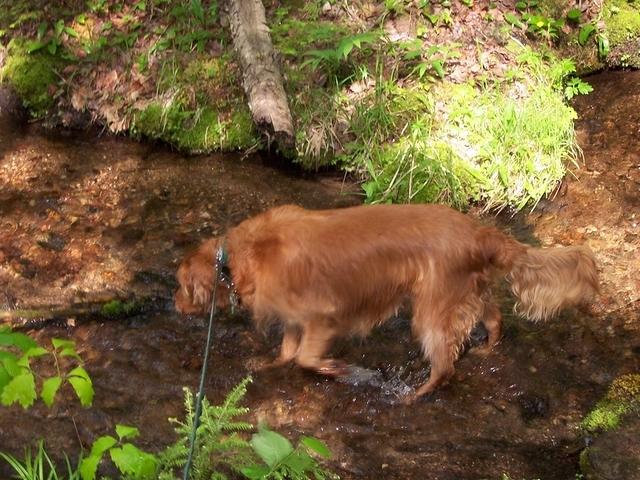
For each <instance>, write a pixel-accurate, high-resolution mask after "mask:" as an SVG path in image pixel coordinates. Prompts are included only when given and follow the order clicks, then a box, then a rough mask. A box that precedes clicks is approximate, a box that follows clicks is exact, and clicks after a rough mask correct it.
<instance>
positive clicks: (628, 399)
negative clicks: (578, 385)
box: [582, 374, 640, 432]
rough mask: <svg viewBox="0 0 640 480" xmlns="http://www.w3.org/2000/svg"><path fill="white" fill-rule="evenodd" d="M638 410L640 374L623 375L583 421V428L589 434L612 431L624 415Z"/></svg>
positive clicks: (639, 404) (639, 402) (639, 405)
mask: <svg viewBox="0 0 640 480" xmlns="http://www.w3.org/2000/svg"><path fill="white" fill-rule="evenodd" d="M638 408H640V374H628V375H623V376H621V377H619V378H617V379H615V380H614V381H613V383H612V384H611V386H610V387H609V390H608V392H607V394H606V395H605V397H604V398H603V399H602V400H600V401H599V402H598V403H597V405H596V407H595V408H594V409H593V410H592V411H591V412H590V413H589V414H588V415H587V416H586V417H585V419H584V420H583V421H582V427H583V428H584V429H585V430H587V431H589V432H597V431H607V430H612V429H614V428H616V427H617V426H618V425H620V421H621V419H622V417H623V416H624V415H626V414H628V413H629V412H631V411H633V410H637V409H638Z"/></svg>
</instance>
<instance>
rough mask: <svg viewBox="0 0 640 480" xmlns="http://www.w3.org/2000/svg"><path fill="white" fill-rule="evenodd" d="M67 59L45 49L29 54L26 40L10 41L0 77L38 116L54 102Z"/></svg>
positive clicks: (44, 112)
mask: <svg viewBox="0 0 640 480" xmlns="http://www.w3.org/2000/svg"><path fill="white" fill-rule="evenodd" d="M63 67H64V62H63V61H62V60H61V59H60V58H57V57H55V56H52V55H49V54H47V53H46V52H36V53H28V51H27V47H26V45H25V42H24V41H21V40H19V39H17V40H12V41H11V42H9V45H8V47H7V59H6V61H5V65H4V68H3V69H2V71H1V72H0V80H1V81H6V82H8V83H10V84H11V85H13V87H14V88H15V90H16V92H17V93H18V95H20V97H21V98H22V101H23V104H24V106H25V107H26V108H28V109H29V111H30V112H31V114H32V115H33V116H34V117H36V118H38V117H42V116H44V115H45V114H46V112H47V111H48V110H49V109H50V108H51V107H52V106H53V105H54V103H55V100H54V95H55V93H56V91H57V86H58V83H59V77H58V72H60V71H61V70H62V68H63Z"/></svg>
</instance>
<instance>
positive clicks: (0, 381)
mask: <svg viewBox="0 0 640 480" xmlns="http://www.w3.org/2000/svg"><path fill="white" fill-rule="evenodd" d="M12 378H13V377H12V376H11V375H9V372H7V369H6V368H4V366H3V365H0V393H2V389H3V388H4V387H5V385H6V384H7V383H9V381H10V380H11V379H12Z"/></svg>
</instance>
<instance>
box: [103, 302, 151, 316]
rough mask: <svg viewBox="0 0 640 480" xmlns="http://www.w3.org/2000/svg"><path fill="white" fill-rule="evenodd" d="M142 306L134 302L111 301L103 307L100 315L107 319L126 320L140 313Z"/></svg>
mask: <svg viewBox="0 0 640 480" xmlns="http://www.w3.org/2000/svg"><path fill="white" fill-rule="evenodd" d="M141 310H142V306H141V305H140V304H139V303H137V302H135V301H134V300H131V301H128V302H122V301H120V300H111V301H110V302H107V303H105V304H104V305H102V309H101V310H100V313H101V314H102V315H103V316H104V317H107V318H114V319H115V318H124V317H130V316H132V315H136V314H137V313H140V311H141Z"/></svg>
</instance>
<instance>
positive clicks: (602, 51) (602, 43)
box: [596, 33, 609, 57]
mask: <svg viewBox="0 0 640 480" xmlns="http://www.w3.org/2000/svg"><path fill="white" fill-rule="evenodd" d="M596 40H597V42H598V55H600V57H606V56H607V55H608V54H609V39H608V38H607V37H606V36H605V35H602V34H601V33H599V34H598V36H597V38H596Z"/></svg>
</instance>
